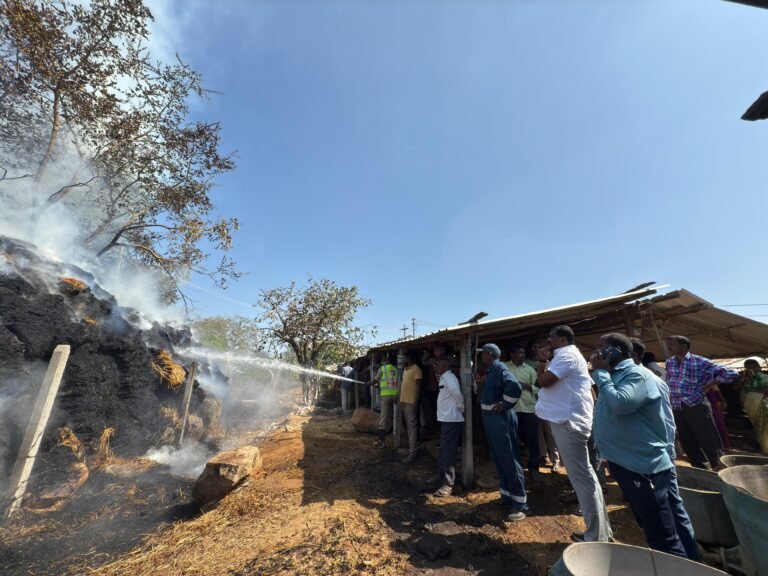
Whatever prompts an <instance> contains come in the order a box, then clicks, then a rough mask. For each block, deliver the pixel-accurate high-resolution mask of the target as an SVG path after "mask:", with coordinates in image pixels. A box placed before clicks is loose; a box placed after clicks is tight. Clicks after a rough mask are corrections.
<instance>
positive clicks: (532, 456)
mask: <svg viewBox="0 0 768 576" xmlns="http://www.w3.org/2000/svg"><path fill="white" fill-rule="evenodd" d="M516 414H517V435H518V436H519V437H520V441H521V442H522V443H523V444H524V445H525V447H526V448H527V449H528V471H529V472H530V471H531V470H535V471H538V469H539V464H540V462H539V461H540V460H541V456H540V453H539V417H538V416H536V414H533V413H528V412H517V413H516Z"/></svg>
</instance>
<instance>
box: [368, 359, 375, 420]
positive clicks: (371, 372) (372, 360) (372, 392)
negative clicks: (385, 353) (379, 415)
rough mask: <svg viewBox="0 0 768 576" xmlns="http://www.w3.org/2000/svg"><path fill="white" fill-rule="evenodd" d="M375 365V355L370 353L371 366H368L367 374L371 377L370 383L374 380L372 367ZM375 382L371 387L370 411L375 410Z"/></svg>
mask: <svg viewBox="0 0 768 576" xmlns="http://www.w3.org/2000/svg"><path fill="white" fill-rule="evenodd" d="M375 363H376V354H374V353H371V364H370V366H368V372H369V373H370V375H371V382H373V379H374V378H376V370H375V369H374V367H373V365H374V364H375ZM375 384H376V382H373V384H372V385H371V405H370V406H369V408H370V409H371V410H374V409H375V408H376V386H375Z"/></svg>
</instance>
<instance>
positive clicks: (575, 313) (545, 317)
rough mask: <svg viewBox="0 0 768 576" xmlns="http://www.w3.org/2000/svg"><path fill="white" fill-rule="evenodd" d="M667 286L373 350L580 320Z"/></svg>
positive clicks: (483, 323) (462, 327)
mask: <svg viewBox="0 0 768 576" xmlns="http://www.w3.org/2000/svg"><path fill="white" fill-rule="evenodd" d="M667 286H668V285H665V286H650V287H647V288H642V289H640V290H633V291H630V292H625V293H623V294H616V295H614V296H607V297H604V298H598V299H597V300H589V301H587V302H580V303H578V304H570V305H568V306H558V307H556V308H548V309H546V310H539V311H537V312H528V313H525V314H516V315H513V316H505V317H502V318H494V319H492V320H485V321H480V322H475V323H471V324H457V325H456V326H451V327H450V328H444V329H442V330H437V331H435V332H431V333H429V334H424V335H422V336H416V337H411V338H401V339H400V340H393V341H391V342H384V343H382V344H377V345H376V346H373V347H371V349H370V350H371V351H377V350H391V349H393V348H402V347H407V346H414V345H420V344H427V343H430V342H437V341H440V340H450V339H455V338H457V337H459V336H462V335H465V334H467V333H470V332H471V333H472V334H477V335H479V336H480V337H481V338H483V337H491V336H494V335H497V334H502V335H503V334H506V333H509V332H511V331H513V330H515V329H519V328H522V327H524V326H530V325H532V324H542V323H547V322H550V321H556V322H559V323H563V322H565V321H566V320H569V319H580V318H584V317H585V316H590V315H594V314H597V313H600V312H603V313H604V312H605V311H607V310H613V311H615V310H617V306H618V309H623V306H624V304H625V303H627V302H633V301H635V300H638V299H641V298H644V297H647V296H650V295H652V294H655V293H656V292H657V290H661V289H663V288H666V287H667Z"/></svg>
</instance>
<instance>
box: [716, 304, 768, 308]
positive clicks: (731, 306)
mask: <svg viewBox="0 0 768 576" xmlns="http://www.w3.org/2000/svg"><path fill="white" fill-rule="evenodd" d="M718 306H722V307H723V308H736V307H738V306H768V304H718Z"/></svg>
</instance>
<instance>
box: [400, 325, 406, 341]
mask: <svg viewBox="0 0 768 576" xmlns="http://www.w3.org/2000/svg"><path fill="white" fill-rule="evenodd" d="M400 330H402V331H403V340H405V335H406V334H407V333H408V326H406V325H405V324H403V327H402V328H400Z"/></svg>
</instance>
